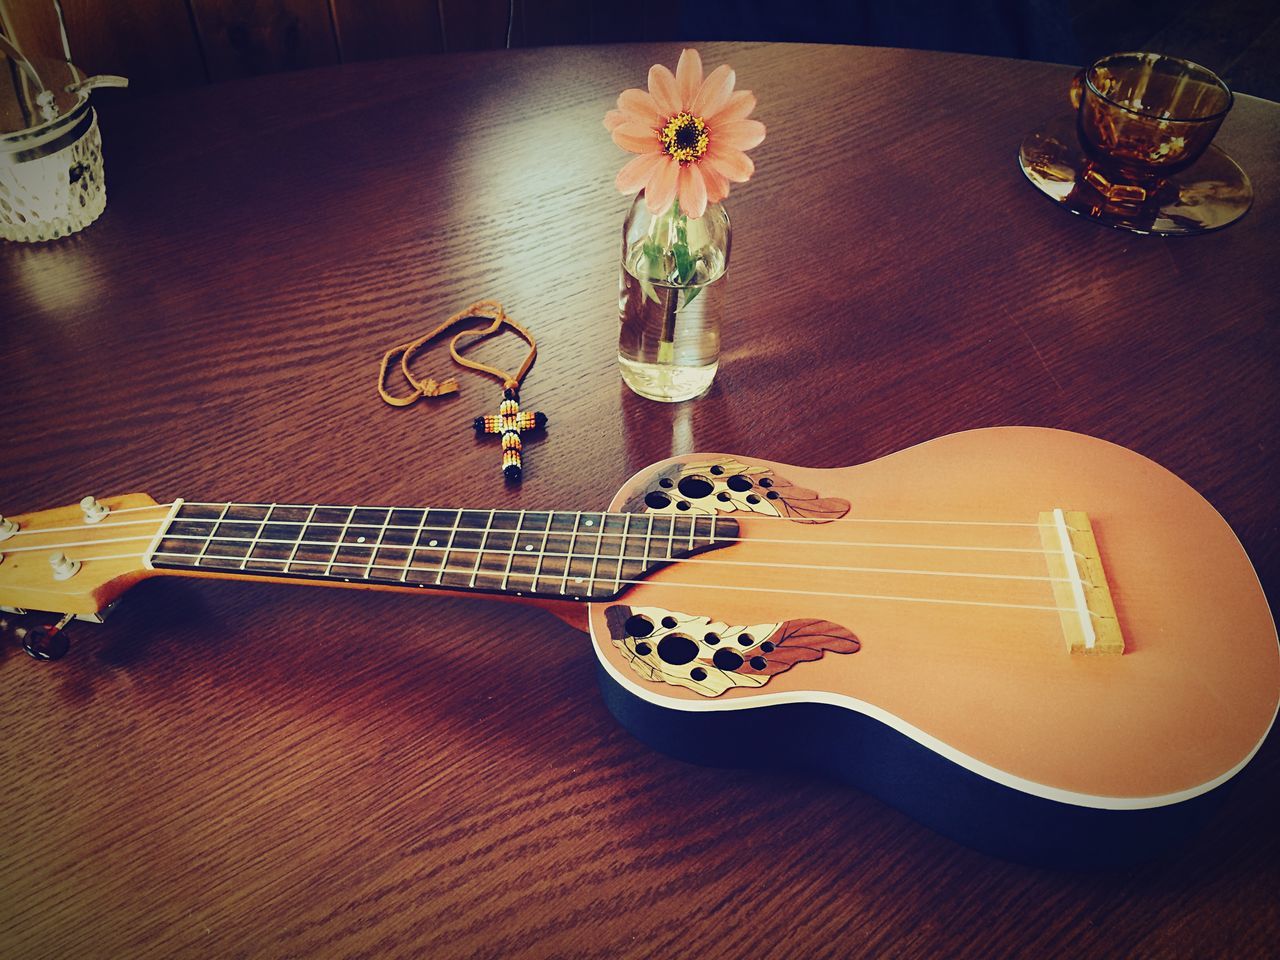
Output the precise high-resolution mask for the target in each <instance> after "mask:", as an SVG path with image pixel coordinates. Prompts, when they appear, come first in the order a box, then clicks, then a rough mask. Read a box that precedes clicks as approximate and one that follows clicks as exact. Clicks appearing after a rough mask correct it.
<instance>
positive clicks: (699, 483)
mask: <svg viewBox="0 0 1280 960" xmlns="http://www.w3.org/2000/svg"><path fill="white" fill-rule="evenodd" d="M676 489H678V490H679V491H680V493H681V494H682V495H683V496H686V497H688V498H689V499H690V500H701V499H703V498H704V497H709V496H711V494H712V493H713V492H715V485H714V484H712V482H711V481H710V480H708V479H707V478H706V477H700V476H698V475H697V474H690V475H689V476H687V477H681V478H680V482H679V483H678V484H676Z"/></svg>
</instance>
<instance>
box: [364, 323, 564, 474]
mask: <svg viewBox="0 0 1280 960" xmlns="http://www.w3.org/2000/svg"><path fill="white" fill-rule="evenodd" d="M476 317H488V318H489V319H491V320H492V321H493V322H492V323H490V324H489V326H487V327H484V328H482V329H476V330H463V331H461V332H460V333H456V334H454V336H453V339H452V340H450V341H449V355H450V356H451V357H453V360H454V362H455V363H457V364H459V365H460V366H464V367H468V368H470V369H472V370H479V371H480V372H481V373H487V374H489V375H490V376H492V377H496V378H497V379H499V380H501V381H502V403H501V404H499V406H498V414H497V416H484V417H476V418H475V420H474V421H472V426H473V427H474V428H475V431H476V435H477V436H483V435H485V434H489V435H497V436H500V437H501V438H502V475H503V476H504V477H506V478H507V479H508V480H511V481H513V482H518V481H519V480H520V478H521V476H523V473H524V467H523V464H522V463H521V460H520V451H521V449H522V447H523V445H524V442H523V440H522V434H524V433H528V432H529V431H532V430H541V429H542V428H543V427H545V426H546V425H547V418H546V416H545V415H544V414H541V413H530V412H524V413H522V412H521V410H520V382H521V381H522V380H523V379H524V376H525V374H526V373H528V372H529V368H530V367H532V366H533V361H534V358H535V357H536V356H537V355H538V345H537V343H536V342H535V341H534V339H533V334H531V333H530V332H529V331H528V330H526V329H525V328H524V327H522V326H521V325H520V324H518V323H516V321H514V320H512V319H511V318H510V317H509V316H507V313H506V311H505V310H504V309H503V308H502V304H500V303H498V302H497V301H496V300H479V301H477V302H476V303H473V304H471V306H469V307H467V308H466V309H465V310H461V311H459V312H458V313H455V314H454V315H453V316H452V317H450V318H449V319H448V320H446V321H445V322H444V323H442V324H440V326H438V327H436V328H435V329H434V330H432V331H431V332H430V333H428V334H425V335H424V336H421V337H419V338H418V339H416V340H410V341H408V342H406V343H402V344H399V345H398V346H395V347H392V348H391V349H390V350H388V351H387V352H386V353H385V354H383V355H382V364H381V366H380V367H379V368H378V395H379V396H380V397H382V399H383V400H385V401H386V402H387V403H389V404H391V405H392V406H393V407H407V406H408V405H409V404H411V403H413V402H414V401H416V400H417V399H418V398H419V397H439V396H444V395H445V394H448V393H455V392H456V391H457V390H458V381H457V380H455V379H454V378H452V377H449V378H448V379H446V380H441V381H436V380H434V379H432V378H431V377H427V378H426V379H425V380H419V379H418V378H417V377H415V376H414V375H413V373H412V372H411V371H410V369H409V363H410V361H411V360H412V358H413V355H414V354H415V353H417V352H418V350H419V349H421V348H422V347H423V346H424V345H425V344H427V343H430V342H431V341H432V340H434V339H435V338H436V337H437V336H439V335H440V334H442V333H444V332H445V331H446V330H448V329H449V328H451V327H453V326H454V325H455V324H458V323H461V322H462V321H464V320H471V319H473V318H476ZM504 325H505V326H508V327H510V328H511V329H512V330H514V331H515V332H516V333H517V334H519V335H520V336H521V337H523V338H524V339H525V340H526V341H528V343H529V354H528V356H526V357H525V358H524V363H522V364H521V365H520V369H519V370H517V371H516V372H515V375H514V376H513V375H511V374H508V373H506V372H505V371H503V370H499V369H498V368H497V367H492V366H489V365H488V364H485V363H480V362H478V361H476V360H471V359H468V358H467V357H464V356H463V355H462V354H461V353H459V352H458V341H459V340H461V339H462V338H463V337H474V338H476V339H477V340H483V339H484V338H485V337H491V336H493V335H494V334H496V333H499V332H500V331H501V330H502V327H503V326H504ZM397 354H399V356H400V372H401V373H403V374H404V378H405V380H407V381H408V382H409V385H410V386H411V387H413V392H412V393H410V394H408V395H407V396H403V397H394V396H392V395H391V394H390V393H388V392H387V388H386V381H387V367H388V366H389V365H390V363H391V360H392V358H393V357H395V356H396V355H397Z"/></svg>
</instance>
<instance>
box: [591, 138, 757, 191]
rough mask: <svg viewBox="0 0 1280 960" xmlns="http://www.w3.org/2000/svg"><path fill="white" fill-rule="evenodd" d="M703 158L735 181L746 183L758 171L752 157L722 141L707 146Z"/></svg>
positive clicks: (704, 161)
mask: <svg viewBox="0 0 1280 960" xmlns="http://www.w3.org/2000/svg"><path fill="white" fill-rule="evenodd" d="M613 137H614V139H615V140H616V139H617V138H618V132H617V131H616V130H615V131H614V132H613ZM702 160H703V163H709V164H711V165H712V166H713V167H715V168H716V169H717V170H718V171H720V173H722V174H724V176H725V177H726V178H727V179H729V180H732V181H733V182H734V183H746V182H747V181H748V180H750V179H751V174H753V173H755V172H756V165H755V164H754V163H752V162H751V158H750V157H748V156H747V155H746V154H745V153H743V152H742V151H741V150H738V149H736V148H735V147H727V146H725V145H724V144H722V143H715V142H713V143H712V144H711V146H710V147H708V148H707V152H706V155H705V156H704V157H703V158H702Z"/></svg>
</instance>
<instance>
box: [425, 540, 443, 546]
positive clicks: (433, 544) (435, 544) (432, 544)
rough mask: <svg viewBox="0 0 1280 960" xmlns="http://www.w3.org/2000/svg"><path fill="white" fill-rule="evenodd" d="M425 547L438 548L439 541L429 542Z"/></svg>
mask: <svg viewBox="0 0 1280 960" xmlns="http://www.w3.org/2000/svg"><path fill="white" fill-rule="evenodd" d="M427 546H428V547H438V546H440V541H439V540H432V541H430V542H429V543H428V544H427Z"/></svg>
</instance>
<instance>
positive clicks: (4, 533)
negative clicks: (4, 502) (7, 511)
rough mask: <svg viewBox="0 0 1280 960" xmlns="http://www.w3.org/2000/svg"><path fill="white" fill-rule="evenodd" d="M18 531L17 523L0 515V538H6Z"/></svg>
mask: <svg viewBox="0 0 1280 960" xmlns="http://www.w3.org/2000/svg"><path fill="white" fill-rule="evenodd" d="M17 532H18V525H17V524H16V523H14V522H13V521H12V520H6V519H5V518H4V517H0V540H8V539H9V538H10V537H12V536H13V535H14V534H15V533H17Z"/></svg>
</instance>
